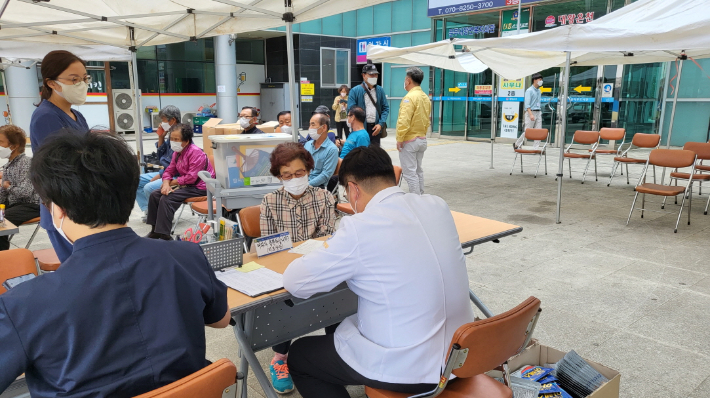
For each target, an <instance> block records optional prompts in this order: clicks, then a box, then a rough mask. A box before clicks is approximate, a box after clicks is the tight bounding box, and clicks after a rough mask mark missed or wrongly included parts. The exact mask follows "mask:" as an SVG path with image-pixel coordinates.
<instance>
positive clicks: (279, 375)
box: [269, 359, 293, 394]
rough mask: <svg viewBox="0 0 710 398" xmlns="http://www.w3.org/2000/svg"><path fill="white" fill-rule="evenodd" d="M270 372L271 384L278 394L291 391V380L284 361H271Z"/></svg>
mask: <svg viewBox="0 0 710 398" xmlns="http://www.w3.org/2000/svg"><path fill="white" fill-rule="evenodd" d="M269 371H270V372H271V384H272V385H273V386H274V390H276V392H277V393H279V394H286V393H289V392H291V391H293V380H291V373H289V371H288V365H287V364H286V363H285V362H284V361H275V360H273V359H272V360H271V366H269Z"/></svg>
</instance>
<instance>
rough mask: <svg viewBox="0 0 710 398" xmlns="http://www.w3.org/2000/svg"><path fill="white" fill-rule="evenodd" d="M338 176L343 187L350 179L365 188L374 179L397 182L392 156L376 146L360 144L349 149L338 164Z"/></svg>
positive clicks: (368, 187) (393, 183)
mask: <svg viewBox="0 0 710 398" xmlns="http://www.w3.org/2000/svg"><path fill="white" fill-rule="evenodd" d="M338 178H339V179H340V184H341V185H342V186H344V187H346V186H347V185H348V182H349V181H352V182H355V183H357V184H358V185H361V186H364V188H365V189H366V190H369V189H370V187H371V184H372V183H374V182H376V181H381V182H387V183H391V184H392V185H395V184H396V183H397V178H396V177H395V175H394V166H392V158H390V155H388V154H387V152H385V150H384V149H382V148H380V147H378V146H368V147H365V146H361V147H357V148H355V149H353V150H352V151H350V153H348V154H347V155H346V156H345V158H344V159H343V163H341V165H340V170H339V172H338Z"/></svg>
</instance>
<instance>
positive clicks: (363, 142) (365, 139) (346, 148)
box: [340, 130, 370, 159]
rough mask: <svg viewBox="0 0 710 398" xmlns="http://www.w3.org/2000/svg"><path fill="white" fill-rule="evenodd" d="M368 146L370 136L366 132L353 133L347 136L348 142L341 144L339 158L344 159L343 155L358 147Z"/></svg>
mask: <svg viewBox="0 0 710 398" xmlns="http://www.w3.org/2000/svg"><path fill="white" fill-rule="evenodd" d="M369 145H370V134H367V130H358V131H353V132H352V133H350V135H348V140H347V141H345V144H343V149H342V150H341V151H340V158H341V159H342V158H344V157H345V155H347V154H348V153H350V151H352V150H353V149H355V148H357V147H359V146H369Z"/></svg>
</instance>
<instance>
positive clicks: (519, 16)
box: [516, 0, 530, 35]
mask: <svg viewBox="0 0 710 398" xmlns="http://www.w3.org/2000/svg"><path fill="white" fill-rule="evenodd" d="M522 11H523V2H522V1H521V0H518V32H517V33H516V35H519V34H520V20H521V19H522V18H521V17H522V15H521V14H522ZM529 26H530V25H528V31H529V30H530V27H529Z"/></svg>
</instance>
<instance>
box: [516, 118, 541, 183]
mask: <svg viewBox="0 0 710 398" xmlns="http://www.w3.org/2000/svg"><path fill="white" fill-rule="evenodd" d="M545 130H547V129H545ZM525 131H526V133H527V129H526V130H525ZM526 133H523V134H526ZM527 140H528V138H527V135H526V136H525V141H527ZM525 141H523V145H525ZM549 144H550V131H549V130H548V131H547V138H546V139H545V144H544V145H543V146H542V148H540V149H539V151H540V153H519V152H515V158H514V159H513V165H512V166H511V167H510V175H513V169H514V168H515V162H516V161H517V160H518V155H520V172H521V173H522V172H523V155H537V156H538V157H539V159H538V160H537V168H536V169H535V176H534V177H533V178H537V173H538V171H539V170H540V162H541V161H542V157H543V155H544V156H545V175H547V146H548V145H549ZM513 145H515V144H513ZM523 145H521V146H520V147H519V148H515V149H521V148H522V147H523ZM535 150H538V149H535Z"/></svg>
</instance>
